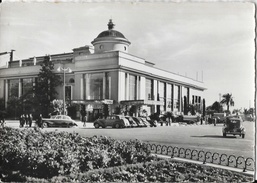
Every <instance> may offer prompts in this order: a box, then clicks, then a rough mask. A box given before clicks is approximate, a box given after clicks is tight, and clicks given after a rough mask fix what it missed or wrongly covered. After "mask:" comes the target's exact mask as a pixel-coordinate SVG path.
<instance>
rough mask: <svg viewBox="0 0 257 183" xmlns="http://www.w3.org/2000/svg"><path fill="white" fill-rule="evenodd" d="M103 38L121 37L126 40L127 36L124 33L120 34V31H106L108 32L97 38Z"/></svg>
mask: <svg viewBox="0 0 257 183" xmlns="http://www.w3.org/2000/svg"><path fill="white" fill-rule="evenodd" d="M102 37H120V38H125V36H124V35H123V34H122V33H120V32H119V31H116V30H106V31H103V32H101V33H100V34H99V35H98V36H97V38H102ZM125 39H126V38H125Z"/></svg>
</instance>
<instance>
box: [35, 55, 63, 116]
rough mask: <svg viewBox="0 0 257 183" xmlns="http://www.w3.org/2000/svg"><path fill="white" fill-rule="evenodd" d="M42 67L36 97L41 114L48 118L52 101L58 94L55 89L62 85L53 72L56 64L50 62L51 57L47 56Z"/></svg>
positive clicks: (59, 78)
mask: <svg viewBox="0 0 257 183" xmlns="http://www.w3.org/2000/svg"><path fill="white" fill-rule="evenodd" d="M40 65H41V67H42V68H41V69H40V72H39V74H38V78H37V84H36V88H35V95H36V98H37V100H38V103H39V105H38V106H39V108H40V111H41V113H42V114H43V116H46V115H48V114H49V112H50V111H49V109H50V105H51V101H53V100H54V99H55V96H56V95H57V94H58V93H57V91H56V89H55V88H56V87H57V86H58V85H60V84H61V77H60V76H59V75H57V74H55V73H54V72H53V70H54V63H53V62H52V61H50V56H45V57H44V60H43V62H42V63H41V64H40Z"/></svg>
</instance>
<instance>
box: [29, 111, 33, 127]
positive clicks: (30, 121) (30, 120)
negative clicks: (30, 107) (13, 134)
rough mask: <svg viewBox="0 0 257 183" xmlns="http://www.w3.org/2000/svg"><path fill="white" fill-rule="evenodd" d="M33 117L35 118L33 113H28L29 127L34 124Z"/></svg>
mask: <svg viewBox="0 0 257 183" xmlns="http://www.w3.org/2000/svg"><path fill="white" fill-rule="evenodd" d="M32 119H33V117H32V114H28V123H29V127H31V125H32Z"/></svg>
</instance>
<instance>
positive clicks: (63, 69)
mask: <svg viewBox="0 0 257 183" xmlns="http://www.w3.org/2000/svg"><path fill="white" fill-rule="evenodd" d="M57 71H58V72H61V71H63V115H65V72H68V73H71V72H72V70H71V69H70V68H69V67H67V68H64V67H61V66H59V67H58V68H57Z"/></svg>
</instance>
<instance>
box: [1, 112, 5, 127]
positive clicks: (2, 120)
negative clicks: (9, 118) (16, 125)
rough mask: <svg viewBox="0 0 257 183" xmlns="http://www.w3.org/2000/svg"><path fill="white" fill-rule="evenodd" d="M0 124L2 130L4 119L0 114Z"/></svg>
mask: <svg viewBox="0 0 257 183" xmlns="http://www.w3.org/2000/svg"><path fill="white" fill-rule="evenodd" d="M0 124H1V127H2V128H4V125H5V119H4V114H3V113H0Z"/></svg>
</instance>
